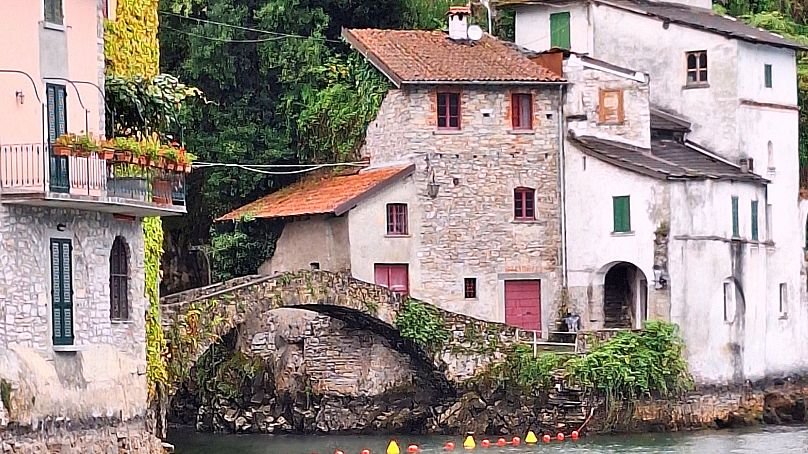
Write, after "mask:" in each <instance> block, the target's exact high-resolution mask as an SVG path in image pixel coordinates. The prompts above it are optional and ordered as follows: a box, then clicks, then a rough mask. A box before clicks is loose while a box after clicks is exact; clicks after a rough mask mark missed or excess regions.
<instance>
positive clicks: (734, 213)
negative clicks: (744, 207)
mask: <svg viewBox="0 0 808 454" xmlns="http://www.w3.org/2000/svg"><path fill="white" fill-rule="evenodd" d="M740 236H741V229H740V226H739V222H738V197H737V196H732V237H733V238H739V237H740Z"/></svg>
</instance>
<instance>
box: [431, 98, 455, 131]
mask: <svg viewBox="0 0 808 454" xmlns="http://www.w3.org/2000/svg"><path fill="white" fill-rule="evenodd" d="M452 101H454V109H453V108H452V105H453V103H452ZM436 110H437V117H438V118H437V121H438V123H437V124H438V129H449V130H458V129H460V93H458V92H456V91H455V92H439V93H438V94H437V109H436ZM452 123H454V125H453V124H452Z"/></svg>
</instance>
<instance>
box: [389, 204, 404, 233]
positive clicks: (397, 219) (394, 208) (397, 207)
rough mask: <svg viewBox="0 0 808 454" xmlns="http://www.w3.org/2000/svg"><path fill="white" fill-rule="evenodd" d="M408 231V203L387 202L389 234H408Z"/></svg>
mask: <svg viewBox="0 0 808 454" xmlns="http://www.w3.org/2000/svg"><path fill="white" fill-rule="evenodd" d="M407 233H408V231H407V204H406V203H388V204H387V234H388V235H406V234H407Z"/></svg>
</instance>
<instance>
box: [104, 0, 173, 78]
mask: <svg viewBox="0 0 808 454" xmlns="http://www.w3.org/2000/svg"><path fill="white" fill-rule="evenodd" d="M158 3H159V1H158V0H118V7H117V9H116V16H115V19H114V20H110V21H106V23H105V24H104V55H105V57H106V65H107V67H106V69H107V74H112V75H116V76H124V77H126V76H128V77H134V76H143V77H154V76H156V75H157V73H158V72H159V69H160V44H159V42H158V41H157V24H158V19H157V6H158Z"/></svg>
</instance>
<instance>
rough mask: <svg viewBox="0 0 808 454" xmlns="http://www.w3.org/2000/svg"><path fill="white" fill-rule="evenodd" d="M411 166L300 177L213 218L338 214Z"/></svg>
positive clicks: (231, 219)
mask: <svg viewBox="0 0 808 454" xmlns="http://www.w3.org/2000/svg"><path fill="white" fill-rule="evenodd" d="M413 169H414V167H413V166H412V165H408V166H396V167H382V168H377V169H367V170H364V171H362V172H359V173H357V174H354V175H348V176H332V177H326V178H323V179H321V180H319V181H311V180H306V181H300V182H298V183H295V184H293V185H291V186H288V187H286V188H284V189H281V190H279V191H276V192H273V193H272V194H269V195H268V196H265V197H263V198H260V199H258V200H256V201H254V202H252V203H248V204H247V205H244V206H243V207H241V208H238V209H236V210H234V211H231V212H230V213H227V214H226V215H224V216H222V217H220V218H219V219H217V221H233V220H237V219H239V218H241V217H242V216H244V215H250V216H253V217H255V218H262V219H269V218H284V217H293V216H305V215H311V214H328V213H333V214H336V215H340V214H342V213H344V212H346V211H348V210H350V209H351V208H353V207H354V206H355V205H356V204H357V203H358V202H359V201H360V200H361V199H362V197H363V196H367V195H369V194H371V193H372V192H373V191H374V190H379V189H381V188H383V187H385V186H386V185H387V184H389V183H392V182H393V181H396V180H397V178H398V177H403V176H406V175H408V174H410V173H411V172H412V170H413Z"/></svg>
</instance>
